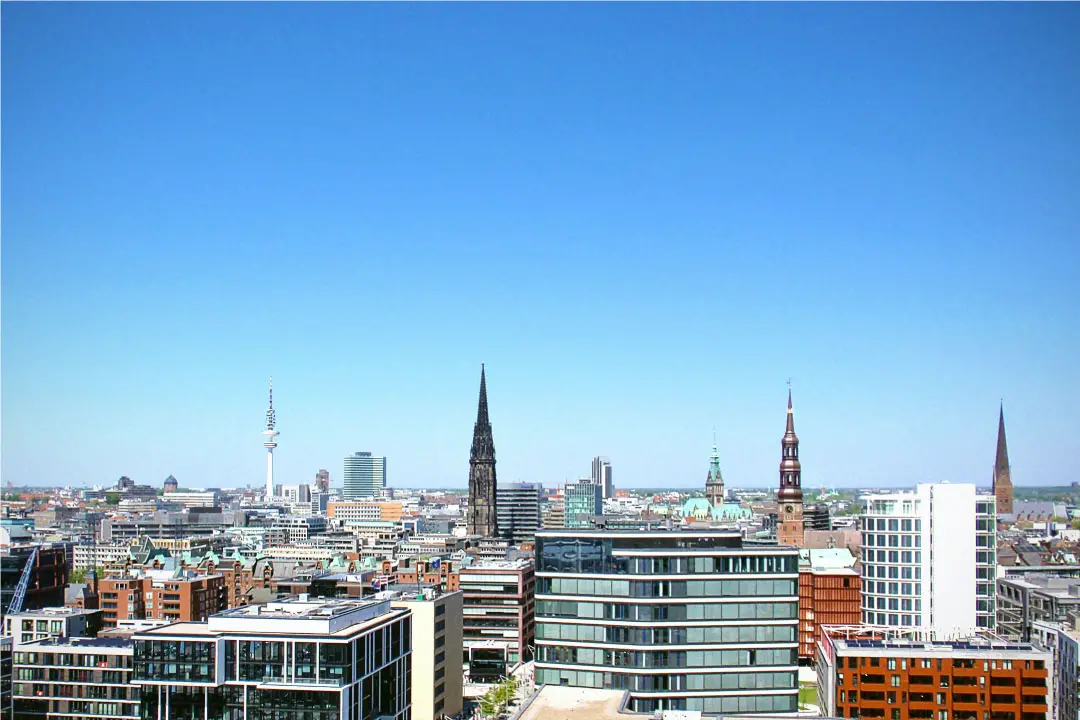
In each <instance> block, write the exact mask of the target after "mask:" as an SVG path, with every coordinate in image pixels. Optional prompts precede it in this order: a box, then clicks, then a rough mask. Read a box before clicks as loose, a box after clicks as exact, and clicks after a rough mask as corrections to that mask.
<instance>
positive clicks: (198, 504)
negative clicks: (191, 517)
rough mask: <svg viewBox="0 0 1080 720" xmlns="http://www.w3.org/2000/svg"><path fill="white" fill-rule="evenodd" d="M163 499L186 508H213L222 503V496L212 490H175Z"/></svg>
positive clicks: (163, 496)
mask: <svg viewBox="0 0 1080 720" xmlns="http://www.w3.org/2000/svg"><path fill="white" fill-rule="evenodd" d="M161 499H162V500H164V501H165V502H167V503H174V504H176V505H179V506H180V507H185V508H212V507H217V505H218V504H219V503H220V502H221V496H220V495H219V494H218V493H216V492H214V491H212V490H174V491H172V492H167V493H165V494H164V495H162V497H161Z"/></svg>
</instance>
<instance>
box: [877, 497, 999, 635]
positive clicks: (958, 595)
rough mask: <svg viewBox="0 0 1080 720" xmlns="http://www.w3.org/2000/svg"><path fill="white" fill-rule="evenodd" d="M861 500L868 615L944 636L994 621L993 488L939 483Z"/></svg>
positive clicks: (881, 622)
mask: <svg viewBox="0 0 1080 720" xmlns="http://www.w3.org/2000/svg"><path fill="white" fill-rule="evenodd" d="M864 500H865V502H866V507H865V510H864V513H863V516H862V518H861V523H860V526H861V528H862V532H863V544H862V621H863V623H865V624H868V625H887V626H891V627H923V628H931V629H933V630H934V631H935V632H936V633H938V634H940V635H942V636H946V635H949V634H955V633H968V632H970V631H972V630H974V629H993V628H994V627H995V624H996V608H995V596H996V557H995V548H996V543H995V532H996V530H995V528H996V524H997V514H996V512H995V500H994V496H993V495H983V494H979V493H978V492H977V491H976V487H975V486H974V485H970V484H956V485H952V484H949V483H940V484H921V485H918V486H917V487H916V489H915V491H914V492H900V493H888V494H874V495H868V496H866V497H864Z"/></svg>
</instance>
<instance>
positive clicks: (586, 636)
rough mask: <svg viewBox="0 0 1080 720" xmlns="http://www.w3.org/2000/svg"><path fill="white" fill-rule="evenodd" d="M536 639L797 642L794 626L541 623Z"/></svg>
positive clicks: (663, 642) (640, 642) (656, 642)
mask: <svg viewBox="0 0 1080 720" xmlns="http://www.w3.org/2000/svg"><path fill="white" fill-rule="evenodd" d="M536 639H537V640H571V641H577V642H600V643H623V644H632V645H683V644H687V645H703V644H705V643H724V644H728V643H772V642H795V628H794V626H792V625H738V626H729V627H689V628H629V627H625V626H619V627H613V626H610V625H570V624H563V623H546V622H541V623H537V625H536Z"/></svg>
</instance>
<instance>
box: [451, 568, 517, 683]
mask: <svg viewBox="0 0 1080 720" xmlns="http://www.w3.org/2000/svg"><path fill="white" fill-rule="evenodd" d="M458 586H459V587H460V588H461V590H462V592H463V593H464V601H463V606H464V607H463V610H462V614H463V616H464V617H463V620H462V624H463V632H462V641H463V643H464V647H465V655H466V657H465V661H466V662H467V663H468V664H469V677H470V678H472V679H473V681H474V682H493V681H495V680H497V679H499V678H501V677H503V676H505V675H507V674H508V673H509V672H510V670H511V669H512V668H513V667H514V666H515V665H517V664H518V663H519V662H521V661H522V660H525V661H527V660H530V659H531V655H530V652H531V651H530V648H531V647H532V645H533V643H534V635H535V624H536V619H535V618H536V615H535V613H536V610H535V597H536V577H535V572H534V569H533V564H532V562H531V561H529V560H512V561H507V560H502V561H498V560H493V561H480V562H475V563H473V564H471V565H469V566H468V567H462V568H460V569H459V570H458Z"/></svg>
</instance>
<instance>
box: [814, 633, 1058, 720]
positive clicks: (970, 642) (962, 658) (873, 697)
mask: <svg viewBox="0 0 1080 720" xmlns="http://www.w3.org/2000/svg"><path fill="white" fill-rule="evenodd" d="M1052 666H1053V656H1052V654H1051V651H1049V650H1046V649H1044V648H1042V647H1041V646H1038V645H1032V644H1031V643H1014V642H1004V641H1001V640H997V639H995V640H994V641H993V642H992V641H991V638H990V636H976V637H972V638H969V639H967V640H960V641H955V640H953V641H943V640H934V641H933V642H932V643H931V642H930V641H929V640H928V639H925V638H921V637H919V631H907V633H906V634H904V631H898V630H897V629H896V628H883V627H874V626H861V627H856V626H850V627H848V628H838V627H826V628H824V629H823V631H822V640H821V642H820V643H819V646H818V668H817V672H818V704H819V705H820V706H821V712H822V714H823V715H825V716H830V717H838V718H839V717H843V718H884V720H1048V718H1049V717H1050V702H1049V698H1050V690H1049V688H1050V681H1049V676H1050V671H1051V668H1052Z"/></svg>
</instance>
